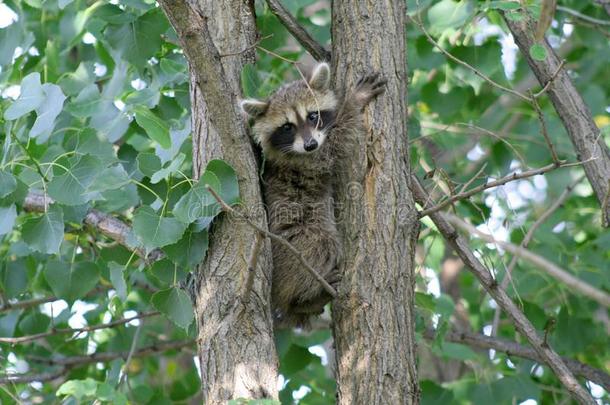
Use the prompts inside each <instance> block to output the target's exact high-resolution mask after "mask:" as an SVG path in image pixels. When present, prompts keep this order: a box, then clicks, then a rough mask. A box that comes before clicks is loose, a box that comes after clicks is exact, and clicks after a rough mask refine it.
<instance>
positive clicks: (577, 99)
mask: <svg viewBox="0 0 610 405" xmlns="http://www.w3.org/2000/svg"><path fill="white" fill-rule="evenodd" d="M504 21H505V22H506V25H507V26H508V28H509V29H510V31H511V33H512V34H513V37H514V38H515V42H516V43H517V45H518V46H519V49H520V50H521V54H522V55H523V56H524V57H525V59H526V60H527V63H528V64H529V65H530V68H531V69H532V70H533V72H534V74H535V75H536V77H537V78H538V82H539V83H540V84H541V85H544V86H545V87H546V83H548V82H550V81H552V83H551V85H550V86H548V88H547V90H546V94H548V96H549V98H550V100H551V102H552V103H553V106H554V107H555V110H556V111H557V114H558V115H559V118H560V119H561V121H562V122H563V125H564V127H565V128H566V130H567V132H568V135H569V136H570V139H571V141H572V144H573V145H574V149H575V150H576V153H577V156H578V159H579V160H580V161H582V162H583V166H584V169H585V173H586V175H587V178H588V179H589V182H590V183H591V186H592V187H593V190H594V191H595V194H596V196H597V199H598V201H599V203H600V205H601V207H602V224H603V226H605V227H609V226H610V206H609V205H608V204H604V201H605V198H606V196H607V195H608V194H609V193H610V182H608V179H610V149H609V148H608V146H607V145H606V143H605V142H604V139H602V137H601V131H600V129H599V128H597V126H596V125H595V122H594V121H593V117H592V115H591V112H590V111H589V109H588V108H587V105H586V104H585V102H584V100H583V99H582V97H581V95H580V94H579V93H578V91H577V90H576V87H575V86H574V83H572V79H571V78H570V76H569V74H568V72H567V71H566V69H559V67H560V66H561V60H560V59H559V58H558V56H557V54H556V53H555V50H554V49H553V48H551V46H550V45H549V44H548V42H547V41H546V40H544V41H542V43H541V44H539V45H542V46H544V48H545V50H546V55H547V56H546V58H545V60H543V61H538V60H535V59H533V58H532V57H531V56H530V53H529V50H530V48H531V47H532V46H533V45H534V44H535V40H534V38H533V37H532V35H531V33H532V32H534V27H533V22H532V20H531V18H529V16H525V18H524V19H523V21H514V20H512V19H510V18H506V16H505V15H504ZM556 72H559V73H557V74H556V77H554V80H552V79H553V75H554V74H555V73H556Z"/></svg>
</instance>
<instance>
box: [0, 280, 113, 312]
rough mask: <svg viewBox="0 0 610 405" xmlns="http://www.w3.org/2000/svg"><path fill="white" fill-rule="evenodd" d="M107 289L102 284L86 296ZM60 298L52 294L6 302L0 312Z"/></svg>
mask: <svg viewBox="0 0 610 405" xmlns="http://www.w3.org/2000/svg"><path fill="white" fill-rule="evenodd" d="M106 290H108V287H105V286H102V285H100V286H98V287H96V288H94V289H93V290H91V291H89V292H88V293H87V295H86V297H92V296H94V295H96V294H98V293H100V292H102V291H106ZM59 299H60V298H57V297H55V296H50V297H41V298H32V299H29V300H23V301H17V302H14V303H10V302H5V304H4V305H2V306H0V313H2V312H6V311H12V310H15V309H25V308H31V307H35V306H37V305H42V304H46V303H48V302H53V301H57V300H59Z"/></svg>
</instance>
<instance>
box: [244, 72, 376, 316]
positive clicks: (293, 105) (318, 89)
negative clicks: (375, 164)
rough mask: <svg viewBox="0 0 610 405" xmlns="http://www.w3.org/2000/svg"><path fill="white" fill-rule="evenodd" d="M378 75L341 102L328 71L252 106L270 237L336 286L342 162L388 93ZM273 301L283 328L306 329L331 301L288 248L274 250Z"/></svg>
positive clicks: (250, 102) (247, 103)
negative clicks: (372, 108)
mask: <svg viewBox="0 0 610 405" xmlns="http://www.w3.org/2000/svg"><path fill="white" fill-rule="evenodd" d="M384 85H385V80H382V79H380V78H379V75H378V74H370V75H367V76H364V77H362V78H361V79H360V80H359V81H358V83H357V84H356V86H355V87H354V88H353V89H351V90H349V91H347V92H345V94H343V95H342V98H341V99H338V96H337V95H336V94H335V92H334V91H333V90H332V89H331V88H330V68H329V66H328V64H326V63H321V64H319V65H317V66H316V67H315V69H314V71H313V73H312V75H311V78H309V79H308V80H307V82H306V81H304V80H299V81H295V82H292V83H288V84H285V85H284V86H282V87H281V88H279V89H278V90H277V91H276V92H275V93H274V94H273V95H271V96H270V97H269V98H268V99H267V100H266V101H259V100H254V99H247V100H243V101H242V102H241V107H242V109H243V110H244V111H245V112H246V113H247V114H248V116H249V117H250V118H251V119H252V121H253V125H252V131H253V135H254V138H255V140H256V141H257V142H258V143H259V144H260V145H261V147H262V150H263V155H264V156H265V168H264V171H263V188H264V197H265V202H266V204H267V211H268V214H269V230H270V231H271V232H273V233H275V234H277V235H280V236H282V237H283V238H284V239H286V240H287V241H288V242H290V243H291V244H292V245H293V246H294V247H295V248H296V249H297V250H298V251H299V252H300V253H301V254H302V255H303V257H304V259H305V261H306V262H307V263H308V264H310V265H311V266H312V267H313V268H314V269H316V270H317V272H318V273H319V274H320V275H321V276H322V277H324V279H325V280H326V281H328V283H329V284H331V285H332V286H335V287H336V285H337V284H338V282H339V281H340V279H341V275H340V274H339V271H338V264H339V260H340V258H341V242H340V240H339V235H338V233H337V227H336V224H335V217H334V207H333V184H334V183H335V182H336V181H337V180H338V179H337V166H336V165H337V162H338V161H340V160H341V159H346V158H349V157H348V156H346V154H347V153H346V152H347V151H348V150H349V145H350V143H351V144H353V143H354V142H364V141H365V133H366V128H365V126H364V122H363V119H362V110H363V108H364V107H365V106H366V105H367V104H368V103H369V102H370V101H371V100H372V99H373V98H375V97H376V96H377V95H379V94H381V93H382V92H383V91H384ZM271 246H272V252H273V267H274V269H273V279H272V288H271V300H272V305H273V309H274V318H275V322H276V325H277V326H307V324H308V320H309V318H310V317H311V316H312V315H317V314H321V313H322V312H323V311H324V305H325V304H327V303H328V302H329V301H330V299H331V296H330V294H328V293H327V292H326V291H325V290H324V289H323V287H322V286H321V285H320V283H319V282H318V281H317V280H316V279H315V278H314V277H313V276H312V275H311V274H310V273H309V272H308V271H307V270H306V269H305V268H303V267H302V265H301V264H300V263H299V261H298V260H297V259H296V258H295V257H294V256H293V255H292V254H291V252H290V251H288V250H287V249H286V248H285V247H284V246H282V245H280V244H278V243H273V241H272V245H271Z"/></svg>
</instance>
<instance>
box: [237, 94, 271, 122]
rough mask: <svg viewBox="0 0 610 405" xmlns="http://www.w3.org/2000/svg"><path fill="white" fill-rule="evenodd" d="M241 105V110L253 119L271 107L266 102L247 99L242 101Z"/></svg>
mask: <svg viewBox="0 0 610 405" xmlns="http://www.w3.org/2000/svg"><path fill="white" fill-rule="evenodd" d="M239 105H240V106H241V109H242V110H243V111H244V112H245V113H246V114H248V115H249V116H250V117H251V118H256V117H258V116H260V115H262V114H264V113H265V111H267V108H268V107H269V103H267V102H265V101H260V100H257V99H254V98H247V99H245V100H242V101H241V102H240V103H239Z"/></svg>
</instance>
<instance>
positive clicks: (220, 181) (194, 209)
mask: <svg viewBox="0 0 610 405" xmlns="http://www.w3.org/2000/svg"><path fill="white" fill-rule="evenodd" d="M207 185H209V186H210V187H212V189H213V190H214V191H216V192H217V193H218V194H219V195H220V197H221V198H222V199H223V200H224V202H226V203H227V204H228V205H233V204H235V203H237V202H239V184H238V183H237V175H236V174H235V170H233V168H232V167H231V166H229V165H228V164H227V163H226V162H224V161H223V160H219V159H213V160H211V161H210V163H208V165H207V167H206V169H205V172H204V173H203V175H202V176H201V178H200V179H199V181H198V182H197V184H196V185H195V186H194V187H193V188H192V189H191V190H189V191H188V192H187V193H186V194H185V195H184V196H182V198H181V199H180V200H179V201H178V202H177V203H176V205H175V206H174V210H173V212H174V215H175V216H176V218H178V219H179V220H180V221H182V222H184V223H187V224H188V223H191V222H194V221H196V220H197V219H199V218H206V217H213V216H215V215H216V214H218V213H219V212H220V205H219V204H218V202H217V201H216V199H215V198H214V196H212V195H211V194H210V193H209V191H208V190H207V188H206V186H207Z"/></svg>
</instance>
